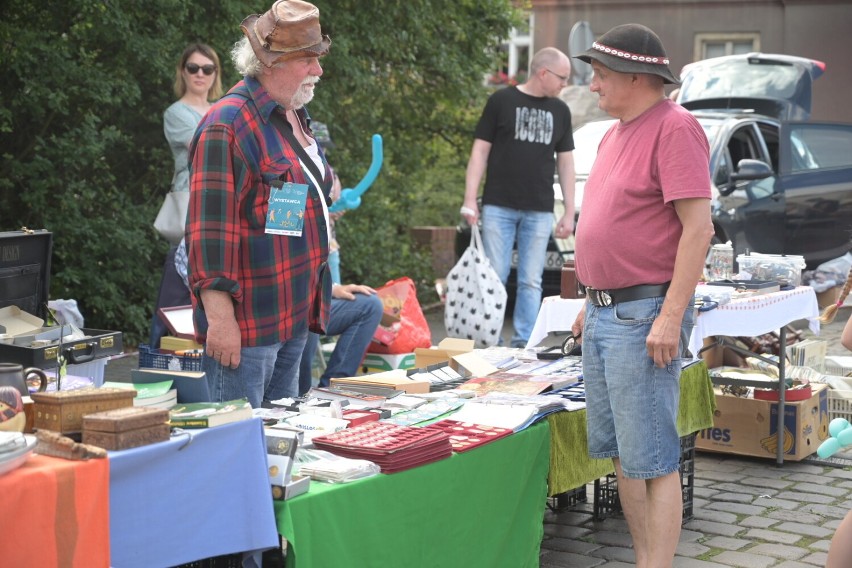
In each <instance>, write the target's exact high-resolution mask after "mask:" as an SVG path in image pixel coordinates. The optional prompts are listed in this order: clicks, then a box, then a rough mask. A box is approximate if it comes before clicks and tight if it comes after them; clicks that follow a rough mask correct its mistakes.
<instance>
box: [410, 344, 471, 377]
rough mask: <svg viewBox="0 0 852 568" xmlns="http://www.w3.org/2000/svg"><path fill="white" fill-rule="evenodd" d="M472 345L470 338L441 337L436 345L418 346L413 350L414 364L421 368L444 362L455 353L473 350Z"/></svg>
mask: <svg viewBox="0 0 852 568" xmlns="http://www.w3.org/2000/svg"><path fill="white" fill-rule="evenodd" d="M474 345H475V343H474V341H473V340H472V339H458V338H455V337H447V338H445V339H442V340H441V342H440V343H439V344H438V346H437V347H434V346H433V347H430V348H429V349H424V348H422V347H418V348H417V349H415V350H414V366H415V367H417V368H418V369H422V368H423V367H428V366H429V365H434V364H436V363H446V362H448V361H449V360H450V359H452V358H453V357H454V356H456V355H461V354H462V353H468V352H470V351H473V347H474Z"/></svg>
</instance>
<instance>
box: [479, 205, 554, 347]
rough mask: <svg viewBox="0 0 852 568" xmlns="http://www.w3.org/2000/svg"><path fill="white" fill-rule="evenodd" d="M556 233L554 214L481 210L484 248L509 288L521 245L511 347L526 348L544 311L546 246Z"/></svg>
mask: <svg viewBox="0 0 852 568" xmlns="http://www.w3.org/2000/svg"><path fill="white" fill-rule="evenodd" d="M552 231H553V213H551V212H543V211H521V210H518V209H509V208H506V207H498V206H496V205H485V206H483V207H482V244H483V245H484V246H485V254H486V255H487V256H488V260H489V261H491V266H492V267H493V268H494V271H495V272H497V276H499V277H500V280H501V281H502V282H503V285H504V286H505V285H506V281H507V280H508V279H509V269H510V268H511V267H512V249H513V245H514V244H515V239H516V238H517V241H518V292H517V294H516V296H515V312H514V315H513V316H512V322H513V324H514V326H515V331H514V333H513V334H512V347H525V346H526V344H527V340H528V339H529V338H530V333H531V332H532V329H533V326H534V325H535V320H536V318H537V317H538V310H539V308H540V307H541V278H542V273H543V272H544V262H545V259H546V255H547V243H548V241H549V240H550V234H551V232H552Z"/></svg>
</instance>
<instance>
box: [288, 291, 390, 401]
mask: <svg viewBox="0 0 852 568" xmlns="http://www.w3.org/2000/svg"><path fill="white" fill-rule="evenodd" d="M383 310H384V307H383V305H382V301H381V299H379V297H378V296H376V295H369V296H368V295H366V294H355V299H354V300H344V299H340V298H332V300H331V316H330V317H329V322H328V329H327V330H326V335H328V336H332V335H337V336H338V338H337V345H335V347H334V352H333V353H332V354H331V359H330V360H329V362H328V366H326V368H325V372H324V373H323V374H322V376H321V377H320V380H319V384H320V386H323V387H327V386H328V385H329V381H330V380H331V378H332V377H353V376H355V375H356V374H357V373H358V367H359V366H360V365H361V360H362V359H364V353H366V351H367V347H368V346H369V345H370V341H372V339H373V334H374V333H375V331H376V327H378V325H379V322H380V321H381V319H382V311H383ZM318 343H319V335H317V334H316V333H309V334H308V341H307V342H306V343H305V350H304V352H303V353H302V363H301V365H300V369H299V394H304V393H306V392H308V390H310V388H311V366H312V364H313V360H314V355H316V352H317V344H318Z"/></svg>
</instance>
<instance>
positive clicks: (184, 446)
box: [109, 418, 279, 568]
mask: <svg viewBox="0 0 852 568" xmlns="http://www.w3.org/2000/svg"><path fill="white" fill-rule="evenodd" d="M187 432H191V434H182V435H173V436H172V438H171V440H169V441H168V442H162V443H159V444H153V445H150V446H143V447H141V448H134V449H132V450H124V451H120V452H110V454H109V458H110V548H111V559H112V566H114V567H115V568H129V567H135V566H138V567H140V568H151V567H153V566H174V565H176V564H184V563H187V562H192V561H195V560H199V559H202V558H209V557H212V556H219V555H223V554H232V553H235V552H243V551H250V550H260V549H266V548H272V547H276V546H278V542H279V541H278V532H277V529H276V525H275V515H274V512H273V507H272V496H271V492H270V485H269V477H268V474H267V466H266V446H265V443H264V438H263V425H262V423H261V421H260V419H258V418H253V419H251V420H245V421H241V422H235V423H232V424H226V425H224V426H217V427H215V428H210V429H204V430H192V431H187ZM190 436H191V440H190Z"/></svg>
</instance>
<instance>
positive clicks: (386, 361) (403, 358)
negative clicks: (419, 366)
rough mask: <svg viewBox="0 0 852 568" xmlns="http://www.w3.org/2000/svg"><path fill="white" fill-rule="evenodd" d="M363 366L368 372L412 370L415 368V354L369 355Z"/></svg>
mask: <svg viewBox="0 0 852 568" xmlns="http://www.w3.org/2000/svg"><path fill="white" fill-rule="evenodd" d="M361 366H362V367H364V368H365V369H367V371H368V372H373V373H375V372H383V371H393V370H394V369H411V368H412V367H414V353H399V354H387V355H386V354H384V353H367V354H366V355H364V361H363V362H362V363H361Z"/></svg>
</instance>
